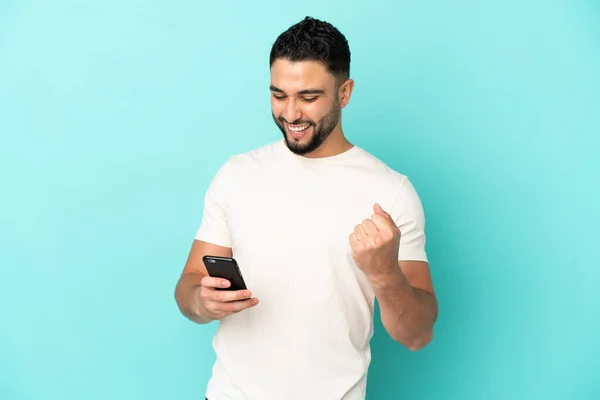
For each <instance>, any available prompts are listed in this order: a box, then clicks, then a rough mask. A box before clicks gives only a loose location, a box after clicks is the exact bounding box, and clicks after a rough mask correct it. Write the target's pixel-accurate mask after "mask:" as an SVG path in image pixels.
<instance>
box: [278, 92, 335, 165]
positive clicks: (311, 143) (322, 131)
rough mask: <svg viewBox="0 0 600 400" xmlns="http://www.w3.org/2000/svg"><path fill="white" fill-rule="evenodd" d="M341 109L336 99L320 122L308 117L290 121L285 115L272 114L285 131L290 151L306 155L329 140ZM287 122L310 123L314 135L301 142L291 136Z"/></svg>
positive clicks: (296, 123) (293, 123) (294, 123)
mask: <svg viewBox="0 0 600 400" xmlns="http://www.w3.org/2000/svg"><path fill="white" fill-rule="evenodd" d="M341 110H342V109H341V107H340V105H339V101H337V99H336V102H335V104H334V105H333V107H331V110H330V111H329V112H328V113H327V115H325V116H324V117H323V118H321V120H320V121H319V123H318V124H317V123H315V122H314V121H311V120H306V119H302V120H296V121H291V122H290V121H286V120H285V118H283V117H279V118H277V117H275V114H273V113H272V112H271V114H272V115H273V120H274V121H275V125H277V127H278V128H279V130H281V133H283V138H284V139H285V143H286V145H287V147H288V149H290V151H291V152H292V153H294V154H297V155H305V154H308V153H311V152H313V151H315V150H316V149H318V148H319V147H320V146H321V145H322V144H323V143H324V142H325V140H327V138H328V137H329V135H331V132H333V130H334V129H335V127H336V126H337V124H338V122H339V120H340V115H341ZM286 122H287V123H289V124H292V125H302V124H308V125H309V127H308V128H306V129H311V128H313V132H312V136H311V137H310V138H309V140H308V142H306V143H301V142H299V141H296V140H295V139H294V138H291V137H289V135H288V134H287V131H286V128H285V123H286Z"/></svg>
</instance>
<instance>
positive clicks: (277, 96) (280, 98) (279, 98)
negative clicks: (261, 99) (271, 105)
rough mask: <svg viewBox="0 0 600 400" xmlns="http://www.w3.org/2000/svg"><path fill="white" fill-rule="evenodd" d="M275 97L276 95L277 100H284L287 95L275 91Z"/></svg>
mask: <svg viewBox="0 0 600 400" xmlns="http://www.w3.org/2000/svg"><path fill="white" fill-rule="evenodd" d="M273 97H275V98H276V99H277V100H283V99H284V98H285V96H282V95H278V94H275V93H273Z"/></svg>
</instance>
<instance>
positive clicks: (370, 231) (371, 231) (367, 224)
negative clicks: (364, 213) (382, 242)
mask: <svg viewBox="0 0 600 400" xmlns="http://www.w3.org/2000/svg"><path fill="white" fill-rule="evenodd" d="M362 226H363V229H364V230H365V233H366V234H367V235H368V236H373V235H375V234H377V231H379V229H378V228H377V226H376V225H375V223H373V221H372V220H370V219H368V218H367V219H365V220H364V221H363V222H362Z"/></svg>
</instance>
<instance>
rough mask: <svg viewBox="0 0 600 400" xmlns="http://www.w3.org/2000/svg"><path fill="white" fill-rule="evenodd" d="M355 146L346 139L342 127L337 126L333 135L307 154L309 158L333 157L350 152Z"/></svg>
mask: <svg viewBox="0 0 600 400" xmlns="http://www.w3.org/2000/svg"><path fill="white" fill-rule="evenodd" d="M352 147H354V145H353V144H352V143H350V142H349V141H348V139H346V137H345V136H344V133H343V132H342V128H341V126H339V125H338V126H337V127H336V128H335V129H334V130H333V132H331V135H329V137H328V138H327V139H326V140H325V141H324V142H323V144H321V146H319V148H318V149H316V150H315V151H313V152H312V153H309V154H305V155H304V157H307V158H323V157H332V156H336V155H338V154H341V153H344V152H346V151H348V150H350V149H351V148H352Z"/></svg>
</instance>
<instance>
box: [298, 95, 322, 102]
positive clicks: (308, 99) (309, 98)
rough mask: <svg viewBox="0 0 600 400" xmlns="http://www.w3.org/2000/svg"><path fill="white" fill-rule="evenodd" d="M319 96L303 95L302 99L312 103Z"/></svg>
mask: <svg viewBox="0 0 600 400" xmlns="http://www.w3.org/2000/svg"><path fill="white" fill-rule="evenodd" d="M318 98H319V97H318V96H315V97H303V98H302V100H303V101H305V102H307V103H312V102H313V101H315V100H317V99H318Z"/></svg>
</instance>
